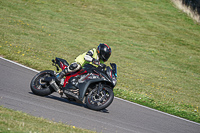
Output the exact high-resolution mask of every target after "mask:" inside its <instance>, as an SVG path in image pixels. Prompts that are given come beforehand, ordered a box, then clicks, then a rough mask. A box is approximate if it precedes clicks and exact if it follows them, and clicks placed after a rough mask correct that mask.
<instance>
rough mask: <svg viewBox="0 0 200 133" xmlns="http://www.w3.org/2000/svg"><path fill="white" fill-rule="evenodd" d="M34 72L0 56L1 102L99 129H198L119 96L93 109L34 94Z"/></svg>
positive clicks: (148, 132)
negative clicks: (32, 90) (108, 103)
mask: <svg viewBox="0 0 200 133" xmlns="http://www.w3.org/2000/svg"><path fill="white" fill-rule="evenodd" d="M49 64H51V62H50V63H49ZM36 73H37V71H36V70H34V69H30V68H27V67H25V66H23V65H20V64H17V63H13V62H12V61H9V60H6V59H4V58H2V57H0V106H4V107H7V108H10V109H14V110H19V111H23V112H26V113H28V114H30V115H33V116H37V117H43V118H46V119H49V120H54V121H56V122H63V123H66V124H68V125H73V126H75V127H79V128H84V129H89V130H94V131H97V132H102V133H200V124H199V123H195V122H192V121H188V120H185V119H182V118H179V117H176V116H173V115H169V114H166V113H163V112H160V111H156V110H154V109H150V108H147V107H144V106H141V105H138V104H135V103H131V102H128V101H125V100H122V99H119V98H115V99H114V101H113V103H112V104H111V105H110V106H109V107H108V108H107V109H106V110H104V111H93V110H90V109H88V108H87V107H85V106H84V105H82V104H77V103H74V102H69V101H68V100H66V99H63V98H60V97H59V95H58V94H56V93H53V94H52V95H50V96H47V97H40V96H36V95H34V94H32V93H31V90H30V81H31V79H32V77H33V76H34V75H35V74H36Z"/></svg>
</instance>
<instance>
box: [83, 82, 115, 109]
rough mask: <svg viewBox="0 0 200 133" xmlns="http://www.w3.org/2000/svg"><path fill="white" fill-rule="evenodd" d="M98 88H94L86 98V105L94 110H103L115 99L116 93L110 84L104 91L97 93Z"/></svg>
mask: <svg viewBox="0 0 200 133" xmlns="http://www.w3.org/2000/svg"><path fill="white" fill-rule="evenodd" d="M97 90H98V88H96V89H93V90H92V91H91V92H90V93H89V94H88V95H87V98H86V105H87V107H88V108H90V109H92V110H97V111H98V110H102V109H105V108H107V107H108V106H109V105H110V104H111V103H112V101H113V99H114V93H113V91H112V89H111V87H110V86H106V85H105V86H104V87H103V89H102V91H101V92H99V95H98V94H97Z"/></svg>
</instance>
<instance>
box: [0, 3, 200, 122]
mask: <svg viewBox="0 0 200 133" xmlns="http://www.w3.org/2000/svg"><path fill="white" fill-rule="evenodd" d="M0 3H1V4H0V10H1V14H0V54H1V55H2V56H4V57H5V58H8V59H12V60H15V61H18V62H20V63H22V64H24V65H27V66H29V67H32V68H35V69H37V70H45V69H54V68H53V67H52V66H51V62H50V61H51V59H52V58H55V57H56V56H57V57H60V58H64V59H66V60H68V62H73V61H74V58H75V57H76V56H77V55H79V54H80V53H82V52H85V51H88V50H89V49H91V48H93V47H97V45H98V43H100V42H105V43H107V44H109V45H110V46H111V48H112V56H111V58H110V60H109V62H115V63H116V64H117V65H118V84H117V86H116V88H115V96H117V97H121V98H123V99H127V100H130V101H133V102H136V103H140V104H142V105H146V106H149V107H152V108H155V109H158V110H161V111H165V112H168V113H171V114H174V115H177V116H180V117H183V118H186V119H189V120H193V121H196V122H200V113H199V107H200V98H199V97H200V88H199V86H200V82H199V81H200V68H199V66H200V62H199V59H200V44H199V38H200V26H199V25H196V24H195V23H194V22H193V20H192V19H190V18H189V17H188V16H187V15H186V14H184V13H182V12H181V11H179V10H178V9H176V8H175V6H174V5H173V3H172V2H171V1H170V0H137V1H136V0H127V1H122V0H117V1H114V0H109V1H106V0H97V1H96V0H95V1H94V0H76V1H74V0H67V1H66V0H63V1H62V0H61V1H59V2H56V1H54V0H7V1H0ZM109 62H108V63H109Z"/></svg>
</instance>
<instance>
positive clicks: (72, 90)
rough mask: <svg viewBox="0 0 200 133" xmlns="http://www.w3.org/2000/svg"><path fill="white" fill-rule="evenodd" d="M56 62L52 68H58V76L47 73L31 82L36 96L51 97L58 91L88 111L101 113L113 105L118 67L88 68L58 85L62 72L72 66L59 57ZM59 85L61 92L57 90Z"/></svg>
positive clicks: (51, 71) (53, 73) (101, 66)
mask: <svg viewBox="0 0 200 133" xmlns="http://www.w3.org/2000/svg"><path fill="white" fill-rule="evenodd" d="M52 62H53V64H52V65H53V66H55V67H56V68H57V72H55V71H53V70H44V71H41V72H40V73H38V74H36V75H35V76H34V77H33V79H32V80H31V83H30V88H31V90H32V92H33V93H34V94H36V95H39V96H47V95H50V94H52V93H53V92H56V91H57V92H59V94H60V95H61V97H62V96H63V93H64V94H65V96H66V97H65V98H67V99H68V100H73V101H76V102H79V103H82V104H86V106H87V107H88V108H90V109H92V110H97V111H98V110H103V109H105V108H107V107H108V106H109V105H110V104H111V103H112V101H113V99H114V93H113V88H114V87H115V86H116V83H117V65H116V64H115V63H110V66H111V67H112V69H111V68H110V67H109V66H106V65H105V64H99V65H98V67H95V66H94V65H91V64H86V65H85V66H83V67H82V68H81V70H78V71H77V72H74V73H70V74H67V75H65V77H64V78H62V79H61V81H60V82H56V80H55V79H56V76H58V74H59V70H60V69H59V68H61V69H62V70H64V69H65V68H66V67H68V66H69V63H68V62H67V61H66V60H64V59H61V58H57V57H56V58H55V59H53V60H52ZM53 83H54V84H53ZM53 85H54V86H53ZM55 85H56V87H57V89H55Z"/></svg>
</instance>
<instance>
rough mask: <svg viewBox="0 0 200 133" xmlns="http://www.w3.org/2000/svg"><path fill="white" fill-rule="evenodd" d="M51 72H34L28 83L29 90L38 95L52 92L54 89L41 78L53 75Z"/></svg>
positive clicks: (46, 94)
mask: <svg viewBox="0 0 200 133" xmlns="http://www.w3.org/2000/svg"><path fill="white" fill-rule="evenodd" d="M52 73H53V71H52V70H45V71H42V72H40V73H38V74H36V75H35V76H34V77H33V79H32V80H31V83H30V87H31V91H32V92H33V93H34V94H36V95H39V96H48V95H50V94H52V93H53V92H54V89H53V88H52V87H51V86H50V84H49V83H46V82H42V79H43V78H45V77H51V76H54V75H52Z"/></svg>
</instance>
